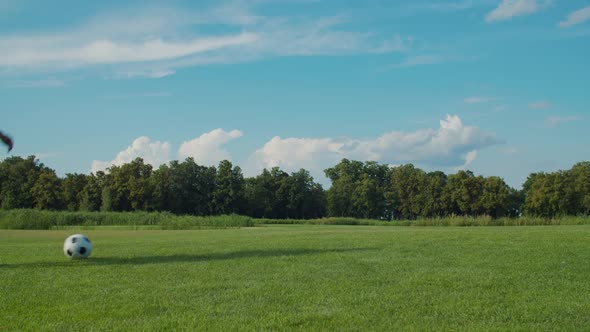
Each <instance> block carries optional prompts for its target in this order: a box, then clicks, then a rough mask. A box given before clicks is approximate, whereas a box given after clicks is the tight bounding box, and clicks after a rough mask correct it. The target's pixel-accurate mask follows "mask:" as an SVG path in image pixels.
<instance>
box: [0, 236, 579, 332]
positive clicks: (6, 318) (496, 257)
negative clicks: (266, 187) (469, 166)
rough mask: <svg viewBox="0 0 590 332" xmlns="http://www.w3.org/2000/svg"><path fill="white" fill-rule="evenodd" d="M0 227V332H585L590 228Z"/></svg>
mask: <svg viewBox="0 0 590 332" xmlns="http://www.w3.org/2000/svg"><path fill="white" fill-rule="evenodd" d="M73 232H74V230H68V231H64V230H53V231H23V230H0V330H7V331H25V330H30V331H40V330H78V329H87V330H101V331H114V330H156V331H164V330H173V329H174V330H181V329H182V330H302V329H303V330H337V331H346V330H354V331H367V330H372V331H384V330H389V331H397V330H437V331H438V330H482V331H490V330H569V331H581V330H588V327H589V326H590V315H589V314H588V313H589V312H590V282H589V281H588V276H589V275H590V245H589V243H590V242H589V241H590V226H586V225H584V226H551V227H544V226H535V227H526V226H525V227H380V226H372V227H365V226H317V225H286V226H285V225H271V226H262V227H248V228H241V229H222V230H219V229H215V230H185V231H173V230H169V231H161V230H138V231H131V230H114V229H100V228H99V229H95V230H85V231H84V233H85V234H86V235H88V236H89V237H90V238H91V240H93V243H94V252H93V255H92V256H91V257H90V258H89V259H87V260H81V261H70V260H68V259H67V258H66V257H65V256H64V255H63V253H62V251H61V247H62V244H63V240H64V239H65V238H66V236H68V235H70V234H72V233H73Z"/></svg>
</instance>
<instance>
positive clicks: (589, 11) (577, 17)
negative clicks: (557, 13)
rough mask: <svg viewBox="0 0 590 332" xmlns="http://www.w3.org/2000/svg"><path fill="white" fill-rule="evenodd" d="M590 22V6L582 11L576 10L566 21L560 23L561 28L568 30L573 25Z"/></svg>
mask: <svg viewBox="0 0 590 332" xmlns="http://www.w3.org/2000/svg"><path fill="white" fill-rule="evenodd" d="M587 20H590V6H586V7H584V8H582V9H579V10H576V11H575V12H573V13H570V14H569V15H568V16H567V18H566V19H565V21H561V22H559V26H560V27H561V28H567V27H569V26H572V25H576V24H580V23H582V22H585V21H587Z"/></svg>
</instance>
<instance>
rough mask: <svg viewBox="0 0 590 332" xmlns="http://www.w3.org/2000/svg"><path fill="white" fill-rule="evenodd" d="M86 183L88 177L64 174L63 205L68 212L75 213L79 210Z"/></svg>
mask: <svg viewBox="0 0 590 332" xmlns="http://www.w3.org/2000/svg"><path fill="white" fill-rule="evenodd" d="M87 182H88V176H86V175H85V174H71V173H68V174H66V177H65V178H64V179H63V181H62V188H63V195H62V198H63V203H64V206H65V208H66V209H67V210H68V211H77V210H79V209H80V203H81V202H82V195H83V192H84V187H85V186H86V184H87Z"/></svg>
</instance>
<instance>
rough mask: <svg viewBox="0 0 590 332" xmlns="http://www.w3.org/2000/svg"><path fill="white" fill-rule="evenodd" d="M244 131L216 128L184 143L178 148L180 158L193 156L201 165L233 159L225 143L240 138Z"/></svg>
mask: <svg viewBox="0 0 590 332" xmlns="http://www.w3.org/2000/svg"><path fill="white" fill-rule="evenodd" d="M242 135H243V133H242V132H241V131H239V130H232V131H230V132H226V131H224V130H223V129H221V128H218V129H214V130H212V131H210V132H208V133H205V134H203V135H201V136H199V137H197V138H195V139H192V140H190V141H186V142H184V143H182V145H181V146H180V149H179V150H178V158H179V159H180V160H184V159H186V158H188V157H193V158H194V159H195V162H197V163H198V164H201V165H216V164H218V163H219V162H220V161H222V160H224V159H227V160H231V157H230V154H229V152H228V151H227V150H225V149H224V148H223V145H225V144H226V143H228V142H229V141H231V140H234V139H236V138H239V137H241V136H242Z"/></svg>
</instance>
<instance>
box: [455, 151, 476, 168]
mask: <svg viewBox="0 0 590 332" xmlns="http://www.w3.org/2000/svg"><path fill="white" fill-rule="evenodd" d="M475 159H477V150H473V151H469V152H467V153H466V154H465V163H464V164H463V165H461V166H459V167H455V170H456V171H458V170H464V169H467V166H469V165H470V164H471V163H472V162H474V161H475Z"/></svg>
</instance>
